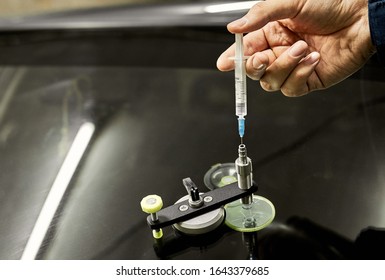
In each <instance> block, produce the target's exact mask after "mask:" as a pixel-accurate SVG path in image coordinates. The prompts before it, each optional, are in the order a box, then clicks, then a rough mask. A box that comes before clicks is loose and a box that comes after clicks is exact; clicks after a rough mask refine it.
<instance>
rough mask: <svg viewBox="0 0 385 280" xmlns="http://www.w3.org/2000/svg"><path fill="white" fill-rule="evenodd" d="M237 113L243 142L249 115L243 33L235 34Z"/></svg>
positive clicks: (239, 131)
mask: <svg viewBox="0 0 385 280" xmlns="http://www.w3.org/2000/svg"><path fill="white" fill-rule="evenodd" d="M234 62H235V69H234V72H235V115H237V116H238V133H239V137H241V143H243V136H244V135H245V116H246V115H247V87H246V59H245V57H244V54H243V34H242V33H238V34H235V57H234Z"/></svg>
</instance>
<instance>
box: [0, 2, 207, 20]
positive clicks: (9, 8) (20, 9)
mask: <svg viewBox="0 0 385 280" xmlns="http://www.w3.org/2000/svg"><path fill="white" fill-rule="evenodd" d="M184 2H190V3H191V2H202V1H201V0H72V1H71V0H70V1H55V0H34V1H24V0H2V1H0V18H9V17H19V16H29V15H36V14H46V13H52V12H62V11H73V10H80V9H89V8H103V7H105V8H107V7H113V6H119V5H139V4H140V5H142V4H159V3H165V4H167V3H168V4H172V3H175V4H177V3H184Z"/></svg>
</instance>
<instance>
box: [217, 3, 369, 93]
mask: <svg viewBox="0 0 385 280" xmlns="http://www.w3.org/2000/svg"><path fill="white" fill-rule="evenodd" d="M227 28H228V30H229V31H230V32H231V33H248V34H247V35H246V36H245V37H244V52H245V55H246V56H250V58H248V60H247V62H246V72H247V75H248V76H249V77H250V78H251V79H254V80H260V84H261V86H262V88H263V89H264V90H266V91H278V90H281V92H282V93H283V94H284V95H286V96H301V95H304V94H307V93H309V92H311V91H314V90H319V89H324V88H327V87H330V86H332V85H334V84H336V83H338V82H340V81H342V80H343V79H345V78H347V77H348V76H350V75H351V74H353V73H354V72H356V71H357V70H359V69H360V68H361V67H362V66H363V65H364V64H365V62H366V61H367V60H368V59H369V58H370V56H371V55H372V54H373V53H374V52H375V47H374V46H373V45H372V43H371V38H370V30H369V23H368V3H367V0H355V1H353V0H323V1H320V0H266V1H264V2H258V3H257V4H256V5H254V6H253V7H252V8H251V9H250V11H249V12H248V13H247V14H246V15H245V16H244V17H243V18H241V19H238V20H236V21H234V22H232V23H230V24H229V25H228V26H227ZM231 56H234V45H233V46H231V47H230V48H229V49H227V50H226V51H225V52H224V53H223V54H222V55H221V56H220V57H219V58H218V61H217V67H218V69H219V70H221V71H230V70H233V69H234V61H233V60H231V59H229V57H231Z"/></svg>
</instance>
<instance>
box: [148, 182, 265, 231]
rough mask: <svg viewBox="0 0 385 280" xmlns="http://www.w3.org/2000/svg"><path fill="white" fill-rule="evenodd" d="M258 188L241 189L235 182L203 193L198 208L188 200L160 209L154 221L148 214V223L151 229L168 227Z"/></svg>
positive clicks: (244, 195) (254, 186)
mask: <svg viewBox="0 0 385 280" xmlns="http://www.w3.org/2000/svg"><path fill="white" fill-rule="evenodd" d="M257 190H258V186H256V185H253V186H251V188H249V189H240V188H239V187H238V183H236V182H235V183H233V184H230V185H227V186H224V187H221V188H218V189H214V190H212V191H209V192H206V193H204V194H202V195H201V198H202V200H203V204H202V206H200V207H198V208H195V207H191V206H190V205H189V202H188V200H186V201H182V202H179V203H176V204H174V205H171V206H169V207H166V208H164V209H161V210H160V211H158V212H157V216H158V220H157V221H153V220H152V219H151V216H148V217H147V223H148V225H149V226H150V228H151V229H160V228H163V227H167V226H170V225H173V224H175V223H180V222H183V221H187V220H189V219H192V218H195V217H197V216H200V215H202V214H205V213H207V212H210V211H212V210H215V209H218V208H220V207H222V206H223V205H225V204H227V203H230V202H232V201H235V200H237V199H240V198H243V197H247V196H249V195H252V194H253V193H255V192H256V191H257Z"/></svg>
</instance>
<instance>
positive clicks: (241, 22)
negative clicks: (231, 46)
mask: <svg viewBox="0 0 385 280" xmlns="http://www.w3.org/2000/svg"><path fill="white" fill-rule="evenodd" d="M246 23H247V19H246V18H244V17H243V18H240V19H237V20H235V21H233V22H230V23H229V25H228V27H230V28H234V27H238V28H239V27H242V26H244V25H245V24H246Z"/></svg>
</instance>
